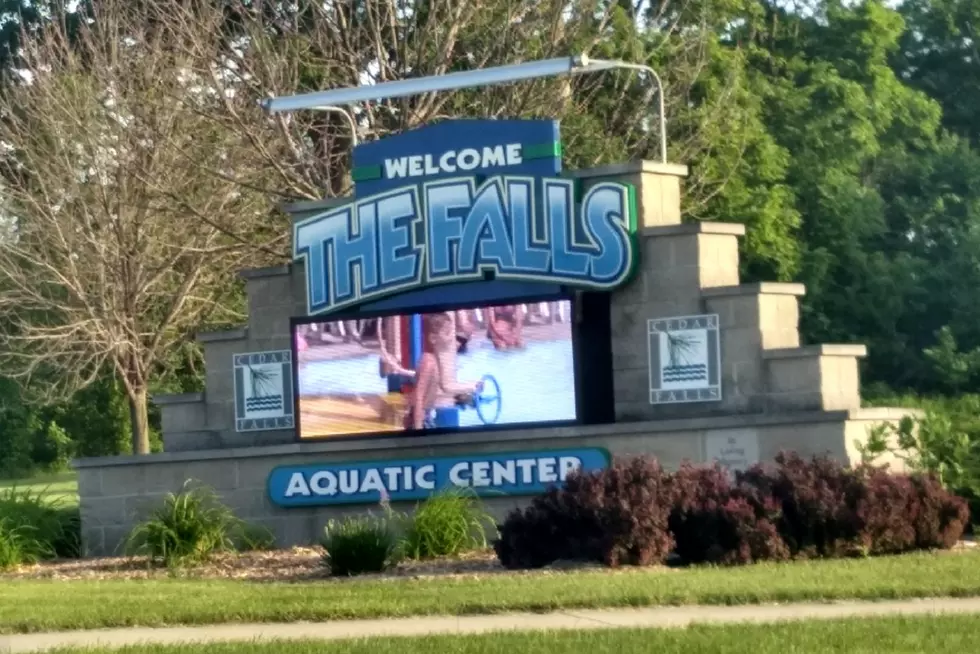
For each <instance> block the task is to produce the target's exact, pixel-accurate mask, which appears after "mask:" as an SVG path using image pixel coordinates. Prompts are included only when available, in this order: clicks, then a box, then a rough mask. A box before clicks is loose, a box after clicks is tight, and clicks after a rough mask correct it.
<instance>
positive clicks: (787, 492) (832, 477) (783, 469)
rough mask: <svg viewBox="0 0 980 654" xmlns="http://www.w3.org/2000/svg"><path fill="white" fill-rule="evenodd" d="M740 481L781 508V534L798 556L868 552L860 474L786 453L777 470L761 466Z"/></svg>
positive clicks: (828, 461)
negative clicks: (859, 506) (860, 503)
mask: <svg viewBox="0 0 980 654" xmlns="http://www.w3.org/2000/svg"><path fill="white" fill-rule="evenodd" d="M738 478H739V481H740V483H744V484H747V485H749V486H752V487H754V488H756V489H757V490H758V491H759V492H761V493H762V494H764V495H769V496H771V497H773V498H774V499H775V501H776V502H777V503H778V506H779V509H780V512H781V514H780V517H779V520H778V527H779V533H780V535H781V536H782V537H783V540H784V541H785V542H786V545H787V547H789V551H790V553H791V554H792V555H793V556H797V557H804V558H810V557H835V556H848V555H854V554H861V553H866V549H865V547H864V544H862V543H861V542H860V541H861V539H860V532H861V528H862V526H863V523H862V520H861V518H860V517H859V516H858V514H857V502H858V500H859V499H860V498H861V497H862V495H863V494H864V483H863V480H862V478H861V476H860V475H859V473H858V472H857V471H855V470H853V469H851V468H848V467H845V466H843V465H841V464H839V463H838V462H836V461H834V460H832V459H830V458H828V457H813V458H812V459H810V460H809V461H807V460H804V459H803V458H801V457H800V456H799V455H797V454H794V453H785V452H781V453H780V454H778V455H777V456H776V465H775V466H774V467H770V466H763V465H756V466H753V467H752V468H750V469H749V470H747V471H746V472H744V473H741V474H739V475H738Z"/></svg>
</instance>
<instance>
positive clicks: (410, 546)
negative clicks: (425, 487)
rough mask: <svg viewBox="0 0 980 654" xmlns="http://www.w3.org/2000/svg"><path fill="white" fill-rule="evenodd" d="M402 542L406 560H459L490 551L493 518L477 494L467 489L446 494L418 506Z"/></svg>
mask: <svg viewBox="0 0 980 654" xmlns="http://www.w3.org/2000/svg"><path fill="white" fill-rule="evenodd" d="M405 522H406V527H405V532H406V533H405V537H404V540H403V542H402V547H403V552H404V554H405V556H407V557H408V558H412V559H427V558H432V557H437V556H457V555H459V554H461V553H463V552H467V551H471V550H478V549H484V548H486V547H487V528H489V529H491V530H493V529H494V521H493V518H492V517H491V516H490V515H489V514H488V513H487V512H486V511H485V510H484V509H483V507H482V505H481V504H480V502H479V500H478V499H477V497H476V494H475V493H473V491H471V490H467V489H451V490H446V491H442V492H440V493H437V494H435V495H433V496H432V497H430V498H429V499H427V500H425V501H424V502H422V503H421V504H419V505H418V507H416V509H415V513H414V514H412V516H411V517H409V518H406V520H405Z"/></svg>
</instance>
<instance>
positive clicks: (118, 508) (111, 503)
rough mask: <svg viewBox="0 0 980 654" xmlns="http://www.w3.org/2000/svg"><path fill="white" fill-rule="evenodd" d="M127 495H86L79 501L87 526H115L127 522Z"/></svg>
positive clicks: (80, 510)
mask: <svg viewBox="0 0 980 654" xmlns="http://www.w3.org/2000/svg"><path fill="white" fill-rule="evenodd" d="M126 502H127V498H125V497H84V496H82V498H81V502H80V503H79V513H80V514H81V517H82V520H84V523H85V527H86V528H90V527H114V526H116V525H120V524H123V523H125V522H126V520H127V513H126Z"/></svg>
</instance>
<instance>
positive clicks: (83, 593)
mask: <svg viewBox="0 0 980 654" xmlns="http://www.w3.org/2000/svg"><path fill="white" fill-rule="evenodd" d="M978 571H980V552H959V553H957V552H950V553H939V554H913V555H906V556H896V557H881V558H875V559H860V560H858V559H850V560H832V561H811V562H800V563H787V564H761V565H754V566H746V567H738V568H710V567H701V568H691V569H679V570H670V569H648V570H635V569H633V570H619V571H605V570H595V571H591V570H590V571H579V572H552V573H535V574H501V575H486V576H482V577H453V578H441V579H439V578H428V579H394V580H386V581H379V580H359V579H355V580H347V581H340V582H332V581H320V582H304V583H269V582H249V581H234V580H222V581H195V580H190V579H158V580H152V581H151V580H130V581H88V580H84V581H63V580H14V579H9V578H8V579H4V580H2V581H0V632H6V633H12V632H35V631H47V630H52V631H53V630H66V629H91V628H99V627H121V626H129V625H143V626H162V625H177V624H215V623H233V622H291V621H299V620H317V621H320V620H339V619H355V618H377V617H396V616H412V615H462V614H479V613H501V612H507V611H552V610H560V609H574V608H598V607H621V606H654V605H682V604H715V605H718V604H752V603H763V602H789V601H806V600H810V601H814V600H815V601H823V600H837V599H866V600H874V599H897V598H909V597H939V596H955V597H964V596H980V572H978ZM973 651H980V650H973Z"/></svg>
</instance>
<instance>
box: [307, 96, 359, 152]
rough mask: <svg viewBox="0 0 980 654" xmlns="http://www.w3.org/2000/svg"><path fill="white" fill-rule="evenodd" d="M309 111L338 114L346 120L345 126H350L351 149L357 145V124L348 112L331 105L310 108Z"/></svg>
mask: <svg viewBox="0 0 980 654" xmlns="http://www.w3.org/2000/svg"><path fill="white" fill-rule="evenodd" d="M310 109H312V110H313V111H326V112H333V113H338V114H340V115H342V116H343V117H344V118H346V119H347V124H348V125H350V139H351V147H352V148H353V147H355V146H356V145H357V142H358V141H357V123H355V122H354V117H353V116H351V115H350V112H349V111H347V110H346V109H344V108H343V107H337V106H333V105H324V106H322V107H310Z"/></svg>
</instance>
